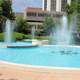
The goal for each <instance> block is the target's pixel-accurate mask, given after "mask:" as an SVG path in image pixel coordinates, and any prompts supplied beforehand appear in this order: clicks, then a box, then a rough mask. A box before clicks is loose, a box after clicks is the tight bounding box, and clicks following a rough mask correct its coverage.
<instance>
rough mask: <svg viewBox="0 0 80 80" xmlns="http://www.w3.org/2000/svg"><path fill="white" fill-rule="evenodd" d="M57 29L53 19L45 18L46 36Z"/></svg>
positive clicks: (44, 28)
mask: <svg viewBox="0 0 80 80" xmlns="http://www.w3.org/2000/svg"><path fill="white" fill-rule="evenodd" d="M54 29H55V23H54V20H53V18H52V17H45V19H44V22H43V30H44V32H45V34H47V35H49V34H50V33H51V32H53V30H54Z"/></svg>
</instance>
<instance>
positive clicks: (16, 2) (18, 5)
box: [12, 0, 42, 12]
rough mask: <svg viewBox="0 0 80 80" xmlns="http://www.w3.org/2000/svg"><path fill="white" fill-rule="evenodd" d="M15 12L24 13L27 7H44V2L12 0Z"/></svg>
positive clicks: (40, 0) (39, 0) (38, 0)
mask: <svg viewBox="0 0 80 80" xmlns="http://www.w3.org/2000/svg"><path fill="white" fill-rule="evenodd" d="M12 1H13V5H12V8H13V11H14V12H23V11H24V10H25V8H27V7H42V0H12Z"/></svg>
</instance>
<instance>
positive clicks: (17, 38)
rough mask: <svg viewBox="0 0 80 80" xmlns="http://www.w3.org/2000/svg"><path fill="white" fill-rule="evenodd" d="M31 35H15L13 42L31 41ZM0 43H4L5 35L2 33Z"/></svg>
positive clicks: (15, 33)
mask: <svg viewBox="0 0 80 80" xmlns="http://www.w3.org/2000/svg"><path fill="white" fill-rule="evenodd" d="M30 38H31V35H30V34H27V35H25V34H22V33H17V32H14V33H13V41H18V40H23V39H30ZM0 41H1V42H2V41H4V33H0Z"/></svg>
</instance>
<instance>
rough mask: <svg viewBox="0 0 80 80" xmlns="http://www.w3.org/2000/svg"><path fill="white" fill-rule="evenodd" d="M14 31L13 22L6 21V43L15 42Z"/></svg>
mask: <svg viewBox="0 0 80 80" xmlns="http://www.w3.org/2000/svg"><path fill="white" fill-rule="evenodd" d="M13 29H14V23H13V21H10V20H7V21H6V26H5V36H4V37H5V39H4V41H5V42H6V43H8V44H9V43H11V42H12V41H13V40H12V33H13Z"/></svg>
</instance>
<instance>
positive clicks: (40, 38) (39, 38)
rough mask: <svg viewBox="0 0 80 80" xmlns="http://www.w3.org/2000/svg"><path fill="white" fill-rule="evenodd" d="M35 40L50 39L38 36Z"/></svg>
mask: <svg viewBox="0 0 80 80" xmlns="http://www.w3.org/2000/svg"><path fill="white" fill-rule="evenodd" d="M35 39H38V40H48V37H47V36H36V37H35Z"/></svg>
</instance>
